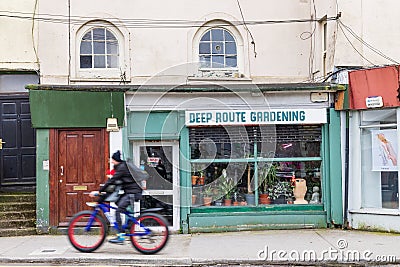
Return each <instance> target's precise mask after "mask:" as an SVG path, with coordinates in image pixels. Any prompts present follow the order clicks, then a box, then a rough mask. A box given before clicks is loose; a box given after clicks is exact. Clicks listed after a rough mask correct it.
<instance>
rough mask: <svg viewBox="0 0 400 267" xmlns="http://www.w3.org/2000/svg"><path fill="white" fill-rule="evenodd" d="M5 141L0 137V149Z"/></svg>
mask: <svg viewBox="0 0 400 267" xmlns="http://www.w3.org/2000/svg"><path fill="white" fill-rule="evenodd" d="M5 143H6V142H3V139H1V138H0V149H3V144H5Z"/></svg>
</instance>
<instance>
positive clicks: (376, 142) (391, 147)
mask: <svg viewBox="0 0 400 267" xmlns="http://www.w3.org/2000/svg"><path fill="white" fill-rule="evenodd" d="M371 136H372V151H371V152H372V170H373V171H397V130H396V129H387V130H372V131H371Z"/></svg>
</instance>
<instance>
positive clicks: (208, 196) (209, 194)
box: [203, 185, 214, 206]
mask: <svg viewBox="0 0 400 267" xmlns="http://www.w3.org/2000/svg"><path fill="white" fill-rule="evenodd" d="M213 195H214V188H212V187H211V186H210V185H207V186H204V189H203V204H204V206H210V205H211V202H212V199H213Z"/></svg>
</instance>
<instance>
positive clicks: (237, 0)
mask: <svg viewBox="0 0 400 267" xmlns="http://www.w3.org/2000/svg"><path fill="white" fill-rule="evenodd" d="M236 2H237V4H238V7H239V11H240V15H241V16H242V21H243V26H244V28H245V29H246V31H247V32H248V33H249V34H250V37H251V44H252V45H253V52H254V57H257V52H256V42H255V41H254V38H253V34H252V33H251V31H250V30H249V28H248V27H247V25H246V21H245V20H244V16H243V12H242V8H241V6H240V3H239V0H236Z"/></svg>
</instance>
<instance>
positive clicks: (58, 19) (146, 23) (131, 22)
mask: <svg viewBox="0 0 400 267" xmlns="http://www.w3.org/2000/svg"><path fill="white" fill-rule="evenodd" d="M0 17H8V18H15V19H26V20H35V21H42V22H49V23H60V24H68V23H70V24H71V25H82V24H84V23H87V22H88V21H96V20H99V21H100V20H101V21H108V22H110V23H113V24H114V25H116V26H118V25H121V26H124V27H127V28H200V27H208V26H205V25H204V21H198V20H177V19H174V20H156V19H126V18H121V19H118V20H117V19H115V18H106V17H85V16H72V15H71V16H65V15H51V14H36V15H35V16H34V17H33V14H32V13H24V12H12V11H0ZM336 19H337V18H336V17H329V18H327V20H328V21H330V20H336ZM318 20H319V19H288V20H257V21H245V20H242V21H230V24H224V23H220V24H219V26H231V25H234V26H244V27H247V26H248V25H267V24H290V23H306V22H314V21H318ZM253 39H254V38H253Z"/></svg>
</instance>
